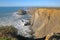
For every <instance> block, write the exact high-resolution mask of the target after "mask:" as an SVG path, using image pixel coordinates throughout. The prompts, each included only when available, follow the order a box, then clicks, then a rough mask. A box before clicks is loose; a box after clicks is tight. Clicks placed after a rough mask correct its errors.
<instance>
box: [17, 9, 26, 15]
mask: <svg viewBox="0 0 60 40" xmlns="http://www.w3.org/2000/svg"><path fill="white" fill-rule="evenodd" d="M25 14H26V11H25V10H22V9H20V10H18V15H25Z"/></svg>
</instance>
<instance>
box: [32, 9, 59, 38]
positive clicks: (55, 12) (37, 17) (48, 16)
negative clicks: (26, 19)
mask: <svg viewBox="0 0 60 40" xmlns="http://www.w3.org/2000/svg"><path fill="white" fill-rule="evenodd" d="M31 28H32V30H33V32H34V34H33V35H34V36H35V37H36V38H42V37H45V36H46V35H47V34H51V33H60V8H38V9H37V10H36V11H35V13H33V14H32V18H31Z"/></svg>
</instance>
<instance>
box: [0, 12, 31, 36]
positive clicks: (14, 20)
mask: <svg viewBox="0 0 60 40" xmlns="http://www.w3.org/2000/svg"><path fill="white" fill-rule="evenodd" d="M17 13H18V12H14V13H12V15H11V16H10V17H8V16H7V17H2V18H0V25H3V26H6V25H13V26H14V27H15V28H17V29H18V33H17V34H18V35H22V36H24V37H31V35H30V33H31V30H30V25H28V26H24V24H25V23H26V22H29V20H27V19H28V18H30V15H17Z"/></svg>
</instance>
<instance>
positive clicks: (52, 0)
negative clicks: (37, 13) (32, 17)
mask: <svg viewBox="0 0 60 40" xmlns="http://www.w3.org/2000/svg"><path fill="white" fill-rule="evenodd" d="M0 7H60V0H0Z"/></svg>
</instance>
